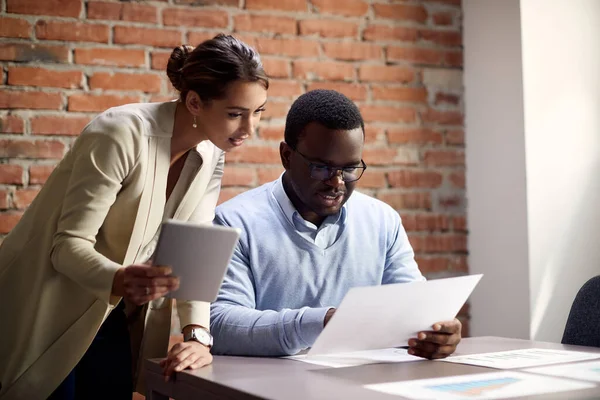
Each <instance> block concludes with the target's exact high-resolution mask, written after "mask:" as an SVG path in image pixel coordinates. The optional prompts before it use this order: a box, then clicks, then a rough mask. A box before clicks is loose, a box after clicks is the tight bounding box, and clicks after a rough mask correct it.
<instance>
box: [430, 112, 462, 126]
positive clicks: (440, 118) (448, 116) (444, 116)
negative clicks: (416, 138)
mask: <svg viewBox="0 0 600 400" xmlns="http://www.w3.org/2000/svg"><path fill="white" fill-rule="evenodd" d="M421 119H422V120H423V122H425V123H431V124H438V125H462V123H463V114H462V113H461V112H460V111H438V110H434V109H431V108H430V109H428V110H426V111H422V112H421Z"/></svg>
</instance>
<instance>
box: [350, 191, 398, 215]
mask: <svg viewBox="0 0 600 400" xmlns="http://www.w3.org/2000/svg"><path fill="white" fill-rule="evenodd" d="M348 204H349V205H350V206H351V207H352V208H356V209H360V208H362V209H364V210H365V211H369V212H373V211H375V212H380V213H384V214H390V213H391V214H396V215H397V214H398V213H397V212H396V210H394V209H393V208H392V207H391V206H390V205H389V204H387V203H385V202H383V201H381V200H379V199H377V198H375V197H372V196H369V195H368V194H365V193H362V192H359V191H356V190H355V191H354V193H352V196H351V197H350V200H349V201H348Z"/></svg>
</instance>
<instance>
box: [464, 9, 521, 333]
mask: <svg viewBox="0 0 600 400" xmlns="http://www.w3.org/2000/svg"><path fill="white" fill-rule="evenodd" d="M463 12H464V25H463V28H464V57H465V70H464V85H465V128H466V130H465V138H466V165H467V174H466V175H467V181H466V182H467V183H466V184H467V219H468V224H469V267H470V271H471V273H483V274H484V277H483V279H482V280H481V281H480V283H479V285H478V287H477V288H476V289H475V291H474V292H473V295H472V296H471V299H470V302H471V335H472V336H481V335H496V336H506V337H517V338H527V337H528V336H529V320H530V317H529V307H528V306H527V305H528V304H529V277H528V272H527V268H528V267H527V263H528V258H529V255H528V245H527V210H526V207H527V204H526V185H525V138H524V122H523V87H522V80H521V77H522V62H521V30H520V15H519V1H518V0H503V1H496V0H464V1H463Z"/></svg>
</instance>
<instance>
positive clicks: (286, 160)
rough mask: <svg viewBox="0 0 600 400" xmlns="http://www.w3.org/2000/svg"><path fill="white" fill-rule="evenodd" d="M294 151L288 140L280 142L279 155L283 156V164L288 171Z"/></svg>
mask: <svg viewBox="0 0 600 400" xmlns="http://www.w3.org/2000/svg"><path fill="white" fill-rule="evenodd" d="M293 151H294V150H292V148H291V147H290V146H289V145H288V144H287V143H286V142H281V143H279V156H280V157H281V164H282V165H283V168H285V170H286V171H287V170H289V169H290V158H291V157H292V152H293Z"/></svg>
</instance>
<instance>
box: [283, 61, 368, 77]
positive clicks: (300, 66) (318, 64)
mask: <svg viewBox="0 0 600 400" xmlns="http://www.w3.org/2000/svg"><path fill="white" fill-rule="evenodd" d="M292 71H293V74H294V77H295V78H299V79H307V80H319V79H322V80H329V81H343V80H354V77H355V76H356V73H355V71H354V66H353V65H352V64H349V63H343V62H335V61H309V60H297V61H294V62H292Z"/></svg>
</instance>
